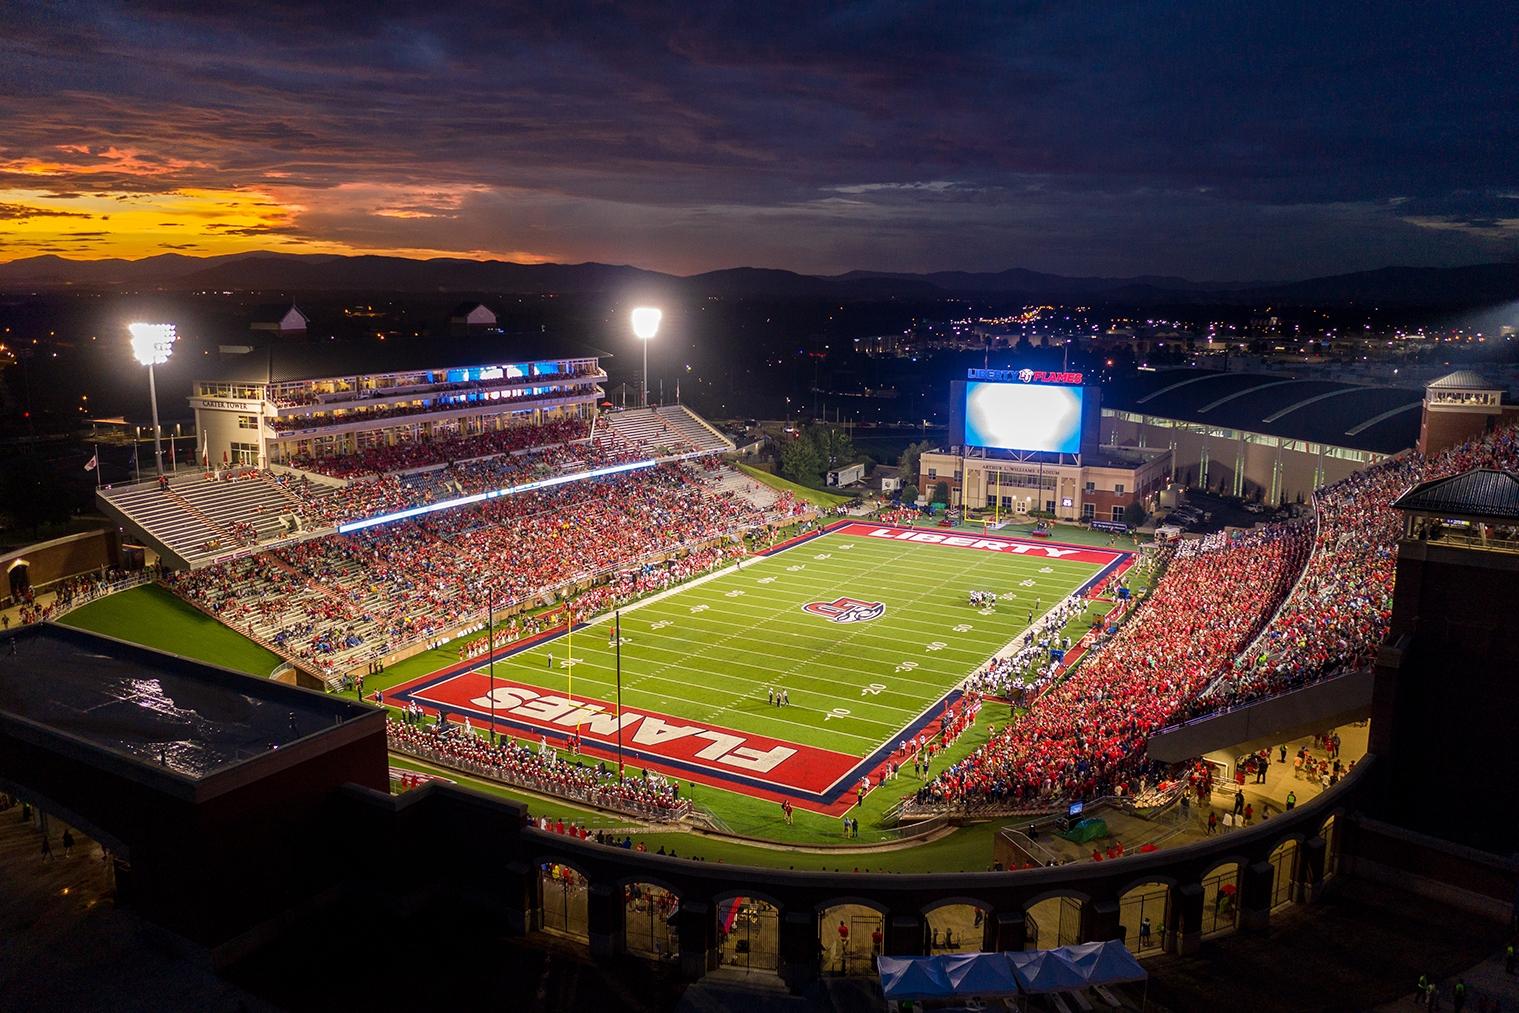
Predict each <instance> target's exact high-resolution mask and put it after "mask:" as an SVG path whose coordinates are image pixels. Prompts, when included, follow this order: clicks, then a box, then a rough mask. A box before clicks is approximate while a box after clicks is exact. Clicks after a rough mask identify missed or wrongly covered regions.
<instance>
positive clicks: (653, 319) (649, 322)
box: [633, 306, 664, 408]
mask: <svg viewBox="0 0 1519 1013" xmlns="http://www.w3.org/2000/svg"><path fill="white" fill-rule="evenodd" d="M662 316H664V314H662V313H660V311H659V310H658V309H656V308H655V307H653V306H639V307H637V308H635V309H634V310H633V336H634V337H636V338H637V339H638V340H639V341H642V342H643V406H644V407H645V408H647V407H649V342H650V340H652V339H653V337H654V335H656V334H658V333H659V321H660V318H661V317H662Z"/></svg>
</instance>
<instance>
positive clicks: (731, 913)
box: [718, 897, 781, 974]
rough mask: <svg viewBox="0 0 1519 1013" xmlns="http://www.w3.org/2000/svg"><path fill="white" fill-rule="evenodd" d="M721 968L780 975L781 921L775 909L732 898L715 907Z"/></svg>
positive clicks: (748, 900)
mask: <svg viewBox="0 0 1519 1013" xmlns="http://www.w3.org/2000/svg"><path fill="white" fill-rule="evenodd" d="M718 918H719V922H718V928H719V930H721V931H720V934H721V938H722V962H723V966H724V967H735V968H738V969H740V970H744V971H765V972H768V973H770V974H777V973H779V972H780V967H781V964H780V943H781V930H780V919H779V915H778V912H777V911H776V909H775V907H774V905H771V904H767V903H766V902H765V901H762V900H756V899H755V898H753V897H735V898H732V899H730V900H725V901H723V902H722V903H721V904H719V905H718Z"/></svg>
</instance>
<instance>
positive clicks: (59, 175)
mask: <svg viewBox="0 0 1519 1013" xmlns="http://www.w3.org/2000/svg"><path fill="white" fill-rule="evenodd" d="M820 11H821V12H820ZM1516 26H1519V19H1516V15H1515V10H1514V8H1513V6H1512V5H1511V4H1501V3H1486V4H1484V3H1473V4H1465V5H1402V4H1395V5H1339V4H1323V3H1316V4H1275V5H1242V4H1241V5H1235V4H1226V5H1214V4H1194V5H1175V4H1124V5H1119V4H1073V3H1051V4H1042V3H1006V2H1003V3H987V4H975V3H953V4H951V3H944V4H933V3H926V4H917V5H901V4H887V3H854V4H847V5H831V6H828V7H826V8H823V7H822V5H812V4H783V5H776V4H742V5H738V4H734V5H727V4H680V5H672V4H618V5H615V6H613V5H607V4H573V3H565V4H522V5H481V4H478V3H469V4H449V3H430V4H416V3H405V4H402V3H389V2H372V3H355V4H341V3H334V4H323V5H315V4H305V3H300V4H296V3H280V2H274V3H259V4H256V5H254V4H204V3H199V2H196V3H190V2H184V3H131V4H127V3H104V2H95V3H88V2H86V3H73V4H45V5H44V4H27V3H23V4H21V5H20V6H19V7H17V8H15V9H14V10H12V11H9V12H8V15H7V24H6V30H5V32H4V33H3V36H0V126H3V128H4V129H3V130H0V187H14V188H23V187H31V188H34V189H35V188H38V187H40V186H46V187H50V188H52V189H55V190H64V189H66V188H68V187H71V186H77V185H79V183H80V181H81V179H87V180H88V183H87V186H88V187H89V188H90V189H91V190H94V191H108V192H114V191H130V192H135V193H139V194H141V193H161V192H169V191H178V190H183V189H185V188H213V189H214V188H230V187H245V188H256V189H258V190H259V192H264V193H269V194H270V195H271V197H273V198H274V199H275V200H284V199H290V200H292V202H293V203H299V205H300V206H301V207H302V208H304V210H303V211H302V212H301V213H300V214H299V215H298V216H297V217H296V218H295V220H294V221H293V222H286V223H284V224H280V225H275V226H247V227H246V230H245V231H242V232H232V231H230V230H223V234H237V235H243V236H249V237H253V236H257V235H268V234H276V233H277V234H283V235H286V236H300V237H304V238H308V239H317V240H331V241H341V242H345V243H353V244H355V245H360V246H365V247H371V248H389V247H401V246H407V247H418V248H424V247H425V248H429V249H461V250H491V249H514V250H526V251H541V252H543V253H545V254H552V255H554V256H557V257H560V258H563V259H601V260H614V261H623V262H635V263H640V264H645V265H648V266H655V267H664V268H671V269H677V270H698V269H704V268H708V267H717V266H727V265H731V264H734V263H760V264H768V265H775V266H785V267H796V268H801V269H805V270H816V271H827V270H844V269H847V268H850V267H883V268H905V269H912V268H921V269H932V268H948V267H963V268H980V269H987V268H1000V267H1005V266H1010V265H1014V264H1019V265H1024V266H1030V267H1038V268H1044V269H1049V270H1062V271H1070V272H1093V273H1096V272H1102V273H1123V272H1152V271H1153V272H1178V273H1190V274H1194V275H1203V276H1209V277H1221V276H1228V277H1235V278H1253V277H1283V276H1299V275H1305V274H1311V273H1317V272H1321V271H1330V270H1351V269H1357V268H1362V267H1368V266H1375V265H1377V264H1380V263H1386V262H1390V261H1398V262H1421V263H1457V262H1468V261H1473V260H1481V259H1488V258H1495V257H1502V256H1512V255H1513V254H1514V252H1515V249H1516V247H1515V236H1516V235H1519V214H1516V212H1515V204H1516V202H1515V200H1514V198H1513V194H1514V193H1515V191H1516V190H1519V180H1516V179H1515V175H1516V171H1515V169H1514V166H1515V164H1516V161H1519V159H1516V156H1519V131H1515V130H1514V129H1513V110H1514V109H1515V108H1519V85H1516V81H1515V77H1514V75H1513V74H1511V73H1509V72H1508V70H1507V67H1508V66H1510V65H1511V63H1512V52H1511V51H1510V50H1509V47H1510V46H1511V45H1512V42H1513V38H1514V37H1515V28H1516ZM38 165H42V166H44V167H46V166H56V167H57V168H54V169H52V170H48V169H46V168H44V169H42V170H40V172H39V169H38V168H37V166H38ZM50 173H51V174H50ZM288 195H296V197H294V198H291V197H289V196H288Z"/></svg>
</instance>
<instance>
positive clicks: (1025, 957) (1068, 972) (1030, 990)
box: [1005, 950, 1087, 995]
mask: <svg viewBox="0 0 1519 1013" xmlns="http://www.w3.org/2000/svg"><path fill="white" fill-rule="evenodd" d="M1005 956H1006V957H1007V958H1008V960H1009V961H1010V962H1011V963H1012V965H1013V973H1014V974H1015V975H1017V977H1018V987H1019V988H1020V989H1022V990H1023V992H1024V993H1026V994H1028V995H1042V994H1044V993H1046V992H1072V991H1075V990H1076V989H1079V988H1086V986H1087V980H1086V978H1085V976H1083V975H1082V973H1081V972H1080V971H1078V970H1077V969H1076V968H1075V967H1074V966H1073V965H1072V964H1071V962H1070V960H1068V959H1067V958H1066V955H1065V953H1063V952H1062V951H1060V950H1025V951H1022V952H1018V953H1008V954H1005Z"/></svg>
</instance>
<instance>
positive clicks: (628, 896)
mask: <svg viewBox="0 0 1519 1013" xmlns="http://www.w3.org/2000/svg"><path fill="white" fill-rule="evenodd" d="M622 903H623V918H622V931H623V942H624V944H625V945H626V948H627V952H629V953H633V954H637V955H638V956H641V957H649V958H651V959H654V960H670V959H672V958H674V957H675V956H677V955H678V954H679V953H680V934H679V932H677V930H676V928H675V914H676V912H677V911H679V910H680V898H679V897H677V896H675V894H673V893H671V892H670V891H669V890H666V889H665V888H664V887H662V886H656V885H654V884H653V883H628V884H627V885H626V886H624V887H623V888H622Z"/></svg>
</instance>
